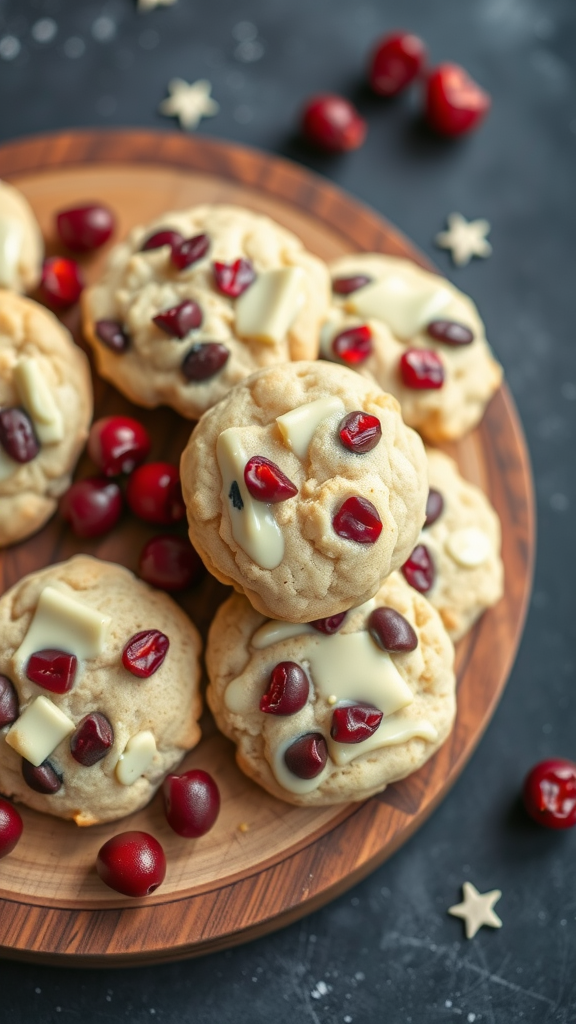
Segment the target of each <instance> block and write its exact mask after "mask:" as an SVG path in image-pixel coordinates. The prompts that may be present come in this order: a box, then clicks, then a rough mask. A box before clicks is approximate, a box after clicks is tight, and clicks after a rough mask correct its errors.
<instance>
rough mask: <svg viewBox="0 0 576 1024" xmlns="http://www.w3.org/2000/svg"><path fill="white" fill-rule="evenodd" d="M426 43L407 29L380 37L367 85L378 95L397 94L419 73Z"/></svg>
mask: <svg viewBox="0 0 576 1024" xmlns="http://www.w3.org/2000/svg"><path fill="white" fill-rule="evenodd" d="M425 60H426V47H425V46H424V43H423V42H422V40H421V39H419V38H418V36H413V35H412V34H411V33H410V32H393V33H391V34H390V35H388V36H384V38H383V39H381V40H380V41H379V43H378V45H377V47H376V50H375V51H374V54H373V56H372V61H371V64H370V70H369V79H370V85H371V86H372V88H373V90H374V92H377V93H378V95H379V96H396V94H397V93H399V92H401V91H402V89H404V88H405V87H406V86H407V85H409V84H410V82H413V81H414V79H415V78H416V77H417V75H419V74H420V72H421V71H422V68H423V67H424V61H425Z"/></svg>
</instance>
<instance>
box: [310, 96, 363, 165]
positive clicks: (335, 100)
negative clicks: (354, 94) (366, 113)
mask: <svg viewBox="0 0 576 1024" xmlns="http://www.w3.org/2000/svg"><path fill="white" fill-rule="evenodd" d="M302 131H303V133H304V135H305V136H306V138H307V139H308V140H309V141H310V142H313V143H314V144H315V145H316V146H320V147H321V149H327V150H329V151H330V152H332V153H344V152H345V151H346V150H348V149H358V147H359V146H361V145H362V143H363V142H364V139H365V137H366V121H365V120H364V118H362V117H360V114H359V113H358V111H357V110H356V108H355V107H354V106H352V104H351V103H349V102H348V100H345V99H344V97H343V96H336V95H334V94H333V93H322V94H320V95H318V96H312V97H311V98H310V99H309V100H308V102H307V104H306V106H305V107H304V110H303V112H302Z"/></svg>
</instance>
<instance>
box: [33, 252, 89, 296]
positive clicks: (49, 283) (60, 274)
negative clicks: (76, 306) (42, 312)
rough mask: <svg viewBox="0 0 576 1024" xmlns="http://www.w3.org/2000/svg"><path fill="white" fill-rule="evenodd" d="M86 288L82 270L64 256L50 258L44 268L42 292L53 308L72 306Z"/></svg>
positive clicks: (45, 262) (45, 261)
mask: <svg viewBox="0 0 576 1024" xmlns="http://www.w3.org/2000/svg"><path fill="white" fill-rule="evenodd" d="M83 287H84V281H83V280H82V275H81V273H80V268H79V267H78V264H77V263H76V262H75V261H74V260H69V259H66V258H65V257H64V256H50V257H49V258H48V259H47V260H44V264H43V266H42V281H41V290H42V293H43V296H44V298H45V299H46V301H47V302H48V303H49V305H51V306H57V307H58V308H60V307H62V308H63V307H64V306H71V305H72V303H73V302H77V301H78V299H79V298H80V293H81V291H82V289H83Z"/></svg>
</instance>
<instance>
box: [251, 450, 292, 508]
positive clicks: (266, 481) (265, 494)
mask: <svg viewBox="0 0 576 1024" xmlns="http://www.w3.org/2000/svg"><path fill="white" fill-rule="evenodd" d="M244 483H245V484H246V487H247V488H248V491H249V493H250V494H251V495H252V497H253V498H254V499H255V500H256V501H265V502H268V503H269V504H271V505H277V504H278V503H279V502H281V501H287V500H288V498H293V497H294V495H295V494H298V488H297V487H296V486H295V485H294V484H293V483H292V481H291V480H289V479H288V477H287V476H286V474H285V473H283V472H282V470H281V469H280V467H279V466H277V465H276V463H275V462H271V461H270V459H267V458H265V456H264V455H253V456H252V458H251V459H249V460H248V462H247V463H246V465H245V467H244Z"/></svg>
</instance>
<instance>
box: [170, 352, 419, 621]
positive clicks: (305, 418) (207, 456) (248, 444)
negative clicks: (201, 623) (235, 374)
mask: <svg viewBox="0 0 576 1024" xmlns="http://www.w3.org/2000/svg"><path fill="white" fill-rule="evenodd" d="M180 476H181V481H182V490H183V494H184V501H185V503H186V506H187V511H188V524H189V530H190V537H191V540H192V543H193V544H194V546H195V548H196V550H197V551H198V553H199V554H200V556H201V558H202V559H203V560H204V562H205V564H206V566H207V568H208V569H209V570H210V572H212V573H213V574H214V575H215V576H216V577H217V578H218V579H219V580H220V581H221V582H223V583H229V584H232V586H234V587H235V588H236V589H237V590H239V591H241V592H242V591H243V592H244V593H245V594H246V596H247V597H248V598H249V600H250V601H251V602H252V604H253V605H254V607H255V608H257V609H258V611H260V612H262V614H263V615H270V616H274V617H276V618H282V619H288V620H290V621H293V622H309V621H310V620H312V619H317V618H319V617H320V616H326V615H334V614H336V613H337V612H341V611H343V610H345V609H346V608H350V607H351V606H352V605H355V604H360V602H362V601H365V600H367V599H368V598H369V597H372V595H373V594H375V593H376V591H377V590H378V589H379V587H380V586H381V584H382V583H383V581H384V580H385V579H386V577H387V576H389V575H390V573H391V572H392V571H393V570H394V569H396V568H398V566H400V565H401V564H402V563H403V562H404V561H405V559H406V558H407V557H408V555H409V554H410V551H411V550H412V547H413V546H414V544H415V543H416V539H417V537H418V534H419V532H420V527H421V525H422V523H423V521H424V513H425V505H426V495H427V491H428V483H427V472H426V456H425V452H424V446H423V445H422V442H421V440H420V438H419V437H418V435H417V434H416V433H414V431H412V430H410V428H409V427H406V426H405V425H404V423H403V422H402V417H401V416H400V410H399V407H398V403H397V401H396V399H395V398H392V396H391V395H386V394H384V392H383V391H381V390H380V388H379V387H378V386H377V385H376V384H374V383H373V382H372V381H368V380H364V379H363V378H362V377H359V376H358V374H355V373H353V372H352V371H350V370H348V369H346V368H344V367H342V366H336V365H331V364H330V363H323V362H319V361H315V362H311V363H310V362H299V363H287V364H286V365H285V366H278V367H272V368H270V369H268V370H261V371H259V373H256V374H254V376H253V377H251V378H249V379H248V380H247V381H245V382H244V383H243V384H240V385H238V386H237V387H236V388H235V389H234V390H233V391H232V392H231V393H230V394H229V395H228V397H227V398H225V399H223V400H222V401H221V402H220V403H219V404H218V405H217V406H216V407H215V408H214V409H211V410H210V411H209V412H207V413H206V414H205V415H204V416H203V417H202V419H201V420H200V422H199V424H198V425H197V427H196V429H195V430H194V431H193V433H192V436H191V438H190V441H189V442H188V446H187V447H186V449H185V450H184V453H183V455H182V461H181V466H180Z"/></svg>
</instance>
